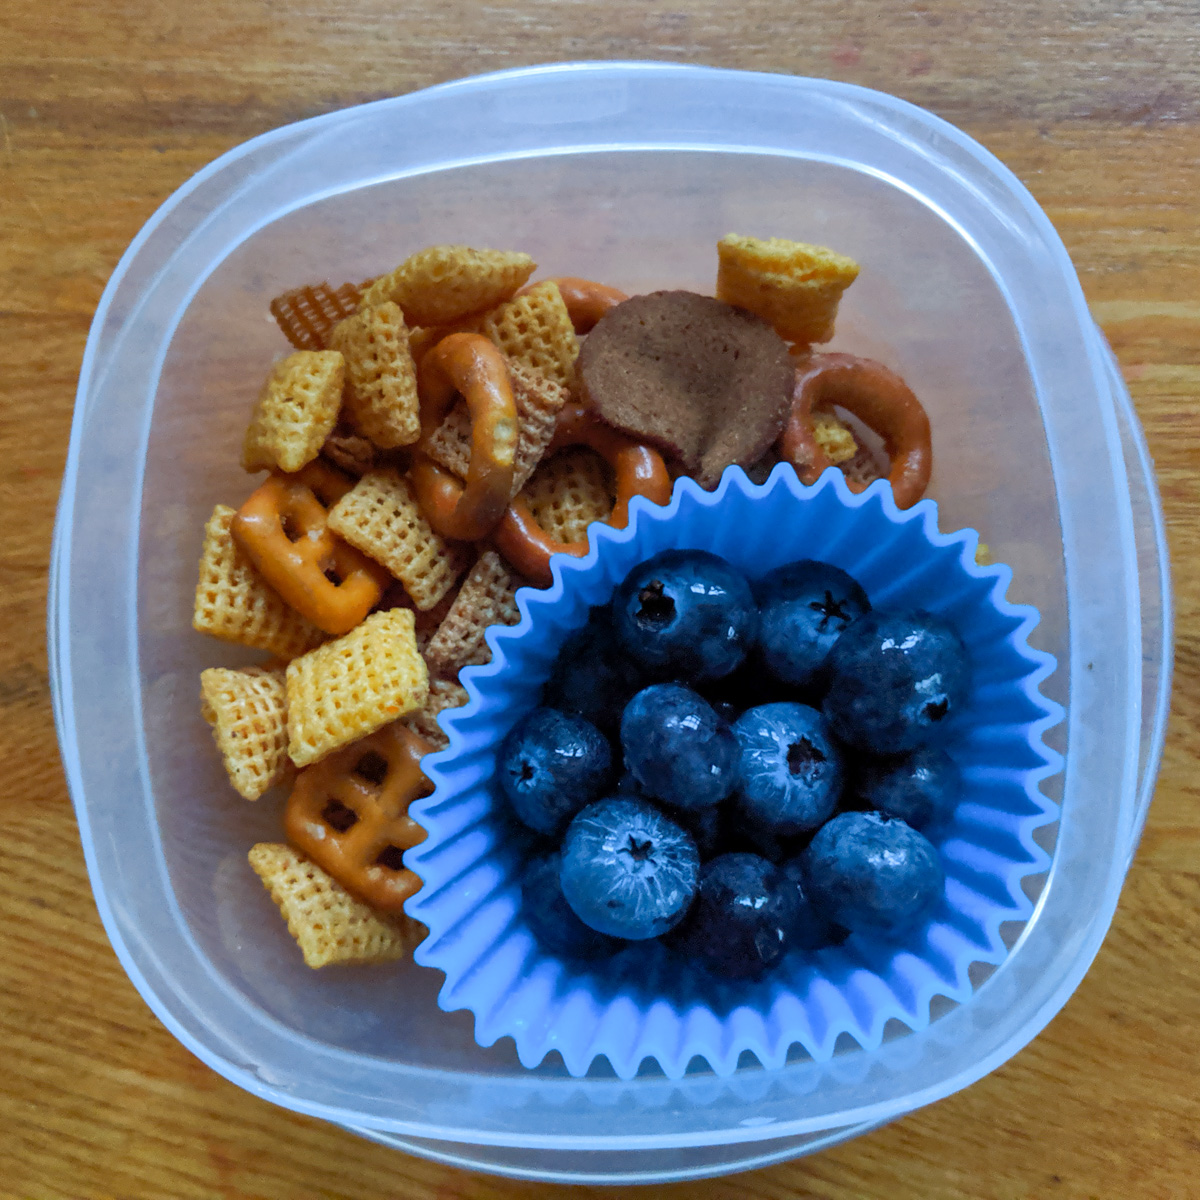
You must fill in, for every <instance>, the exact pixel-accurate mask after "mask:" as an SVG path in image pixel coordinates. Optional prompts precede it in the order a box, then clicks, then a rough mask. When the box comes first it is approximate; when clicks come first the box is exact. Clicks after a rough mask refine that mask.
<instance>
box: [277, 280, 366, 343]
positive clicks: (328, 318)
mask: <svg viewBox="0 0 1200 1200" xmlns="http://www.w3.org/2000/svg"><path fill="white" fill-rule="evenodd" d="M361 299H362V291H361V289H360V288H358V287H357V286H356V285H355V284H353V283H343V284H342V286H341V287H337V288H335V287H330V285H329V284H328V283H313V284H307V285H306V286H304V287H298V288H293V289H292V290H291V291H288V292H284V293H283V295H281V296H276V297H275V299H274V300H272V301H271V305H270V308H271V316H273V317H274V318H275V323H276V324H277V325H278V326H279V328H280V329H281V330H282V331H283V336H284V337H285V338H287V340H288V341H289V342H291V343H292V345H293V346H295V347H296V349H297V350H324V349H326V339H327V338H328V337H329V331H330V330H331V329H332V328H333V327H334V326H335V325H336V324H337V323H338V322H339V321H341V320H344V319H345V318H346V317H348V316H351V315H352V314H353V313H356V312H357V311H358V305H359V301H360V300H361Z"/></svg>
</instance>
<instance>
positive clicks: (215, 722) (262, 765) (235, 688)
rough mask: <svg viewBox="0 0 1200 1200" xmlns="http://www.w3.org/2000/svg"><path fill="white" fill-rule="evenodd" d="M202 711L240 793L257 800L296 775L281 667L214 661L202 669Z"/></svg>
mask: <svg viewBox="0 0 1200 1200" xmlns="http://www.w3.org/2000/svg"><path fill="white" fill-rule="evenodd" d="M200 711H201V714H202V715H203V717H204V719H205V720H206V721H207V722H208V723H209V724H210V725H211V726H212V734H213V739H214V740H215V741H216V743H217V749H218V750H219V751H220V754H221V761H222V762H223V763H224V764H225V770H226V772H227V773H228V775H229V782H230V783H232V784H233V786H234V788H235V789H236V791H237V792H238V794H239V795H241V796H244V797H245V798H246V799H247V800H257V799H258V798H259V796H261V795H262V794H263V793H264V792H265V791H267V790H269V789H270V788H273V787H275V786H276V785H277V784H280V783H286V782H287V781H288V780H289V779H290V778H291V776H292V772H293V769H294V768H293V767H292V760H291V759H290V758H288V752H287V688H286V686H285V684H284V672H283V670H282V669H280V670H276V671H271V670H268V669H267V668H265V667H243V668H242V669H240V670H233V669H231V668H228V667H210V668H209V669H208V670H207V671H201V672H200Z"/></svg>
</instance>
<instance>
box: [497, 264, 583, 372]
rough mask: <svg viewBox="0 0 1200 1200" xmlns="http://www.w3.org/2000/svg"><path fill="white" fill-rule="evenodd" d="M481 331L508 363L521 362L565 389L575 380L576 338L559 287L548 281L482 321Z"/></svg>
mask: <svg viewBox="0 0 1200 1200" xmlns="http://www.w3.org/2000/svg"><path fill="white" fill-rule="evenodd" d="M483 332H484V333H485V334H486V335H487V336H488V337H489V338H491V339H492V341H493V342H495V343H496V345H497V346H499V347H500V349H501V350H503V351H504V354H505V357H507V358H508V360H509V362H516V363H524V364H525V365H526V366H528V367H532V368H533V369H534V370H535V371H537V372H539V373H540V374H541V375H543V376H545V378H547V379H552V380H553V381H554V382H555V383H557V384H561V385H562V386H563V387H565V388H568V387H570V386H571V384H572V383H573V382H574V379H575V360H576V358H578V357H579V339H578V338H577V337H576V336H575V326H574V325H573V324H572V322H571V314H570V313H569V312H568V311H567V306H566V304H565V303H563V298H562V293H561V292H560V291H559V290H558V284H557V283H555V282H554V281H553V280H550V279H547V280H546V281H545V282H544V283H538V284H535V285H534V286H533V287H531V288H530V289H529V290H528V291H526V292H523V293H522V294H521V295H519V296H516V297H514V298H513V299H512V300H510V301H508V303H507V304H501V305H500V306H499V307H498V308H495V309H493V310H492V311H491V312H490V313H488V315H487V316H486V317H485V318H484V321H483Z"/></svg>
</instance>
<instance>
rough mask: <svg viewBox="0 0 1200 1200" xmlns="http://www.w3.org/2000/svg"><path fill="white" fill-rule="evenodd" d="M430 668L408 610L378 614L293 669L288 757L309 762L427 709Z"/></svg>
mask: <svg viewBox="0 0 1200 1200" xmlns="http://www.w3.org/2000/svg"><path fill="white" fill-rule="evenodd" d="M428 696H429V672H428V670H427V668H426V666H425V660H424V659H423V658H422V657H421V655H420V653H419V652H418V650H417V642H416V636H415V633H414V620H413V614H412V611H411V610H410V609H406V608H390V609H387V610H386V611H384V612H377V613H372V614H371V616H369V617H368V618H367V619H366V620H365V621H363V623H362V624H361V625H358V626H357V627H355V628H354V629H352V630H351V631H350V632H349V633H347V634H345V635H344V636H342V637H340V638H337V639H336V640H334V641H331V642H326V643H325V645H323V646H318V647H317V649H315V650H311V651H309V653H308V654H302V655H301V656H300V657H299V658H294V659H292V661H291V662H290V663H288V666H287V708H288V754H289V755H290V756H291V759H292V762H294V763H295V764H296V766H298V767H306V766H308V764H309V763H314V762H316V761H317V760H318V759H321V758H324V757H325V755H326V754H329V753H330V752H331V751H333V750H336V749H337V748H338V747H339V746H345V745H346V744H347V743H348V742H353V741H356V740H357V739H358V738H361V737H366V736H367V734H369V733H374V732H375V730H376V729H379V728H381V727H382V726H384V725H386V724H388V722H389V721H395V720H396V719H397V718H399V717H404V716H407V715H408V714H409V713H411V712H416V711H418V710H419V709H422V708H424V707H425V701H426V699H427V698H428Z"/></svg>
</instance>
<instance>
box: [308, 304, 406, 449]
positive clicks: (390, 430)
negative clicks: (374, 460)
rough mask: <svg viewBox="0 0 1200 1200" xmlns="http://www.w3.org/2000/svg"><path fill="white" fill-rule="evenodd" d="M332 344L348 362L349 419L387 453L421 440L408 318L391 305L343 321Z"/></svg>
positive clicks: (381, 306) (330, 342)
mask: <svg viewBox="0 0 1200 1200" xmlns="http://www.w3.org/2000/svg"><path fill="white" fill-rule="evenodd" d="M329 345H330V348H331V349H333V350H339V351H341V354H342V357H343V358H344V359H345V360H346V414H347V415H348V416H349V418H350V420H351V421H352V422H353V423H354V425H355V426H357V428H358V429H360V430H361V431H362V432H363V433H365V434H366V435H367V437H369V438H370V439H371V441H373V442H374V443H375V445H377V446H379V447H380V448H381V449H384V450H394V449H395V448H396V447H397V446H410V445H412V443H413V442H415V441H416V440H417V439H418V438H419V437H420V436H421V407H420V402H419V401H418V400H417V369H416V366H415V365H414V363H413V357H412V354H411V353H410V352H409V348H408V326H407V325H405V323H404V314H403V313H402V312H401V311H400V307H399V305H397V304H393V303H392V302H391V301H390V300H389V301H386V302H385V303H383V304H380V305H377V306H376V307H374V308H364V309H362V310H360V311H359V312H358V313H356V314H355V315H354V316H352V317H347V318H346V320H344V321H340V322H339V323H338V324H337V325H335V326H334V328H333V331H332V332H331V333H330V335H329Z"/></svg>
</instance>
